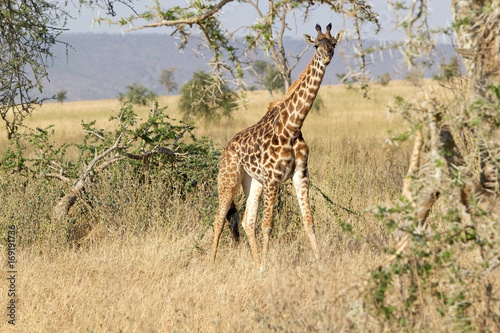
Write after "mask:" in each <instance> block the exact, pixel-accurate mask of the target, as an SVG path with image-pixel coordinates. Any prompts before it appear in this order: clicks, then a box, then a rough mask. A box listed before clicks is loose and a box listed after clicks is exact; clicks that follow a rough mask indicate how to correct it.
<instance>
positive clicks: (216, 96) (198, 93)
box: [179, 70, 237, 120]
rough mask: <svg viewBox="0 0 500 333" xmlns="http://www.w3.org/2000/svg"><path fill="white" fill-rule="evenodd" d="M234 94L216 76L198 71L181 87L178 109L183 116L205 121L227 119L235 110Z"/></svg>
mask: <svg viewBox="0 0 500 333" xmlns="http://www.w3.org/2000/svg"><path fill="white" fill-rule="evenodd" d="M236 99H237V97H236V94H235V93H234V92H233V91H231V90H230V89H229V88H228V86H227V85H226V84H225V83H224V81H223V80H222V79H221V78H220V77H219V76H216V75H213V74H209V73H206V72H204V71H202V70H201V71H198V72H196V73H194V74H193V78H192V79H191V80H190V81H188V82H187V83H186V84H184V85H183V86H182V87H181V99H180V102H179V108H180V110H181V111H182V113H184V116H185V117H186V118H187V117H188V116H192V117H195V118H202V119H206V120H218V119H220V118H221V117H226V118H229V117H230V116H231V111H232V110H233V109H235V108H236V106H237V104H236Z"/></svg>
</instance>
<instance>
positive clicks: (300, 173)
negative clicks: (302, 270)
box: [292, 143, 319, 259]
mask: <svg viewBox="0 0 500 333" xmlns="http://www.w3.org/2000/svg"><path fill="white" fill-rule="evenodd" d="M299 147H300V146H299ZM300 148H301V149H297V151H296V160H295V163H296V165H295V171H294V174H293V178H292V180H293V186H294V187H295V192H296V194H297V199H298V201H299V207H300V212H301V213H302V223H303V224H304V230H305V232H306V235H307V237H308V238H309V242H310V243H311V247H312V249H313V251H314V256H315V257H316V259H319V247H318V241H317V239H316V232H315V230H314V220H313V217H312V214H311V205H310V203H309V172H308V170H307V157H308V148H307V146H306V145H305V143H304V144H303V146H302V147H300Z"/></svg>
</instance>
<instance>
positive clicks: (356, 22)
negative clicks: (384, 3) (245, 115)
mask: <svg viewBox="0 0 500 333" xmlns="http://www.w3.org/2000/svg"><path fill="white" fill-rule="evenodd" d="M117 2H118V3H121V2H122V1H113V0H104V1H100V2H99V1H97V3H98V4H100V5H102V6H105V7H106V8H111V12H114V5H115V4H116V3H117ZM133 2H134V1H133V0H129V1H126V4H127V6H129V7H134V5H133ZM231 2H234V1H233V0H219V1H188V2H187V4H186V5H185V6H171V7H167V8H165V7H163V6H162V5H161V4H160V3H159V2H158V1H154V4H153V6H151V7H150V9H148V10H146V11H143V12H136V11H133V14H132V15H131V16H129V17H127V18H122V19H120V20H118V21H117V20H113V19H104V18H97V20H98V21H101V20H107V21H108V22H109V23H112V24H120V25H122V26H132V28H130V29H129V30H139V29H147V28H158V27H174V28H175V30H174V32H173V33H172V35H175V36H177V37H179V38H180V40H181V43H180V44H179V46H180V47H181V48H183V47H185V46H186V45H188V44H189V43H190V41H192V40H194V39H196V38H198V37H201V42H200V45H204V46H206V47H207V48H208V49H209V50H210V51H211V52H212V53H213V58H212V60H211V64H212V65H213V67H214V69H215V72H216V73H220V72H221V71H222V70H227V71H229V73H230V74H231V76H232V77H233V78H234V79H236V83H237V84H238V85H239V86H242V80H241V79H242V75H243V69H244V68H245V67H246V66H250V59H248V58H247V57H246V56H247V55H248V54H249V51H250V50H252V49H255V48H261V49H263V50H264V51H266V53H267V54H268V55H269V57H270V58H271V60H272V61H273V63H274V65H275V66H276V68H277V69H278V71H279V72H280V74H281V75H282V77H283V79H284V80H285V89H288V87H289V86H290V85H291V83H292V79H291V72H292V70H293V69H294V68H295V67H296V65H297V64H298V62H299V60H300V58H301V57H302V56H303V55H304V53H305V51H306V49H304V51H302V52H301V53H299V54H295V55H294V54H290V53H288V52H287V51H286V50H285V46H284V36H285V31H286V30H290V27H289V24H290V22H291V21H292V20H296V19H302V20H303V21H304V22H306V21H307V19H308V17H309V12H310V11H312V10H316V9H318V8H320V7H321V9H322V10H330V11H333V12H337V13H341V14H343V15H344V16H345V17H346V18H347V19H348V20H350V21H351V22H352V23H353V26H354V34H355V37H356V43H357V44H358V45H357V49H358V50H359V51H358V54H357V55H356V56H358V57H359V59H360V60H361V65H360V69H361V70H362V71H363V73H364V70H365V52H364V49H363V43H362V38H361V36H362V33H363V25H364V23H366V22H370V23H372V24H373V25H374V26H375V31H377V32H378V31H379V30H380V25H379V22H378V19H377V14H376V13H375V12H374V11H373V8H372V7H371V5H370V4H369V3H368V2H367V1H365V0H344V1H340V0H312V1H298V0H285V1H272V0H268V1H261V0H242V1H238V6H241V9H244V10H245V9H246V8H247V7H248V6H251V8H253V10H254V12H255V19H256V22H255V23H254V24H253V25H251V26H241V27H238V29H237V30H241V29H243V30H244V31H245V38H244V43H243V45H241V44H240V43H239V42H238V41H237V39H236V38H234V32H233V31H228V29H226V28H225V27H224V25H223V24H222V20H221V16H222V15H223V14H221V12H222V11H223V8H224V7H226V6H227V5H228V4H230V3H231ZM134 8H135V7H134ZM245 59H247V60H245ZM292 59H294V60H293V61H292ZM361 76H362V77H363V75H361Z"/></svg>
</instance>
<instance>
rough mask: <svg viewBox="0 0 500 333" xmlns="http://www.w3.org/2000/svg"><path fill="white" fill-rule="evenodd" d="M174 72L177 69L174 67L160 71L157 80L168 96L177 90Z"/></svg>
mask: <svg viewBox="0 0 500 333" xmlns="http://www.w3.org/2000/svg"><path fill="white" fill-rule="evenodd" d="M175 71H177V68H175V67H171V68H169V69H164V70H162V71H161V74H160V79H159V80H158V82H159V83H160V84H161V85H162V86H163V87H165V89H166V90H167V94H168V95H170V93H171V92H173V91H176V90H177V82H175V81H174V73H175Z"/></svg>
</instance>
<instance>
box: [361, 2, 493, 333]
mask: <svg viewBox="0 0 500 333" xmlns="http://www.w3.org/2000/svg"><path fill="white" fill-rule="evenodd" d="M427 4H428V0H413V1H411V2H407V3H406V4H403V3H401V2H399V1H393V6H394V8H396V9H397V13H398V14H399V15H397V18H398V25H399V26H400V27H401V28H403V29H404V30H405V32H406V41H405V44H404V48H402V50H403V51H404V55H405V56H406V62H407V64H408V66H409V67H410V68H415V67H417V66H420V67H425V66H427V65H428V64H429V59H431V57H430V55H431V54H432V52H433V49H434V39H433V38H432V33H431V31H430V30H429V26H428V24H427V14H428V11H427ZM452 13H453V18H454V23H453V26H452V32H453V33H454V37H455V39H456V45H457V48H456V52H457V53H458V54H460V55H462V57H463V59H464V65H465V69H466V74H465V80H461V79H457V80H450V81H449V82H448V84H447V87H445V88H446V89H449V92H450V93H451V94H450V96H453V98H451V99H445V98H443V97H442V95H443V94H437V93H435V92H434V91H433V90H432V89H431V88H428V89H426V90H424V92H423V93H422V94H419V95H416V96H415V97H414V98H412V99H409V100H404V99H403V98H401V97H398V98H397V99H396V102H395V103H394V104H393V105H392V106H391V110H392V111H393V112H396V113H399V114H400V115H402V116H403V117H404V118H405V119H406V120H407V121H408V123H409V125H410V129H409V131H408V133H407V135H408V134H410V133H412V134H413V135H414V137H415V141H414V146H413V152H412V156H411V159H410V163H409V171H408V174H407V177H406V178H405V179H404V182H403V188H402V196H401V198H400V200H399V202H398V203H397V204H395V205H394V206H391V207H385V206H380V207H378V209H377V216H378V218H379V219H380V220H381V221H384V222H385V223H386V224H387V225H388V227H389V229H395V230H398V231H399V232H398V237H399V238H400V241H399V242H398V243H397V244H396V246H395V247H394V248H391V249H387V250H388V252H389V253H390V255H389V256H388V257H387V259H386V260H385V261H384V262H383V263H382V264H381V265H379V266H377V267H376V269H374V270H373V271H371V277H370V278H369V283H368V286H369V287H368V290H366V289H363V290H362V293H364V295H365V296H368V297H365V299H367V300H368V301H367V304H366V305H367V306H366V308H367V309H369V311H371V312H372V313H373V314H375V315H376V316H377V318H378V324H379V325H382V326H383V327H385V329H386V330H389V331H401V330H409V331H413V330H435V329H437V327H435V326H433V323H432V322H431V321H429V312H430V311H438V313H439V314H441V316H442V317H443V318H446V321H445V325H447V326H444V327H442V326H440V327H439V329H441V330H450V329H454V330H462V331H463V330H476V329H479V330H484V331H497V330H499V329H500V312H499V310H498V306H496V305H493V304H497V303H496V300H495V299H496V297H497V296H496V295H498V290H497V289H495V288H498V286H497V285H495V283H493V282H492V279H494V275H492V272H493V271H494V270H495V269H498V267H500V237H499V236H500V182H499V179H500V175H499V167H500V145H499V141H498V136H499V135H500V121H499V120H500V115H499V113H498V110H500V85H499V81H498V74H499V71H500V59H499V57H498V49H499V47H500V35H499V32H500V1H498V0H489V1H476V0H465V1H453V2H452ZM474 251H476V252H477V253H479V254H480V256H477V257H474V258H473V259H472V260H469V261H464V260H463V258H464V257H466V256H470V255H471V254H472V253H474ZM396 286H397V287H396ZM492 302H493V303H492ZM431 309H432V310H431ZM434 325H435V324H434ZM379 327H380V326H379Z"/></svg>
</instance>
